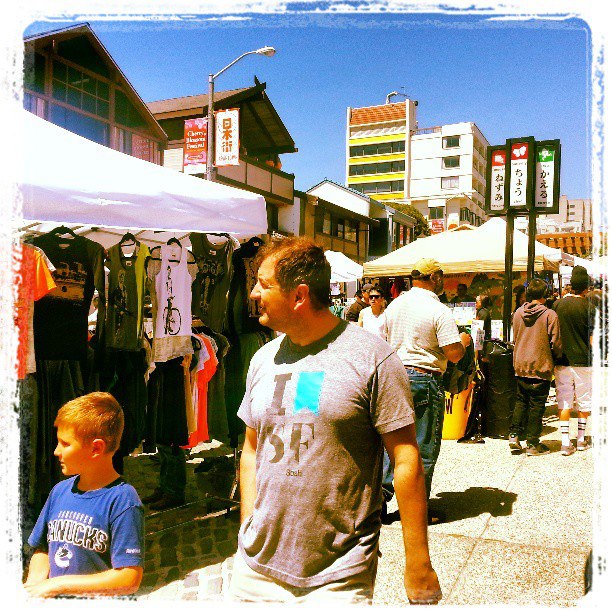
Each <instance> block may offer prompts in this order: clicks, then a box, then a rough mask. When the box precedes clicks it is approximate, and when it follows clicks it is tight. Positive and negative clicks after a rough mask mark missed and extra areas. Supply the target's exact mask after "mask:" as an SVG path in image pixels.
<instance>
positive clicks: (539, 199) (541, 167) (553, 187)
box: [535, 140, 561, 214]
mask: <svg viewBox="0 0 612 612" xmlns="http://www.w3.org/2000/svg"><path fill="white" fill-rule="evenodd" d="M560 164H561V143H560V141H559V140H544V141H541V142H537V143H536V170H535V182H536V185H535V207H536V208H538V209H540V212H542V213H546V214H557V213H558V212H559V180H560V176H559V174H560V173H559V169H560ZM542 209H545V210H542Z"/></svg>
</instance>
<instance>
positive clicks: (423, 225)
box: [391, 202, 431, 238]
mask: <svg viewBox="0 0 612 612" xmlns="http://www.w3.org/2000/svg"><path fill="white" fill-rule="evenodd" d="M391 206H392V207H393V208H395V210H398V211H399V212H401V213H404V214H405V215H410V216H411V217H413V218H414V219H416V225H415V226H414V236H415V238H419V237H421V236H431V230H430V229H429V224H428V223H427V219H425V217H424V216H423V215H422V214H421V213H420V212H419V211H418V210H417V209H416V208H415V207H414V206H412V205H411V204H399V203H397V202H393V204H391Z"/></svg>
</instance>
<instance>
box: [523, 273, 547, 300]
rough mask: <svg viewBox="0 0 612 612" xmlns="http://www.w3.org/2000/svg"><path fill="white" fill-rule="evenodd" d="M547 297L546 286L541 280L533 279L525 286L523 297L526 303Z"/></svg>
mask: <svg viewBox="0 0 612 612" xmlns="http://www.w3.org/2000/svg"><path fill="white" fill-rule="evenodd" d="M547 295H548V285H547V284H546V283H545V282H544V281H543V280H542V279H541V278H534V279H533V280H532V281H530V283H529V285H527V292H526V294H525V297H526V298H527V301H529V302H531V301H532V300H541V299H542V298H545V297H546V296H547Z"/></svg>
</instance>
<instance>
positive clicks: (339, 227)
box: [334, 218, 344, 240]
mask: <svg viewBox="0 0 612 612" xmlns="http://www.w3.org/2000/svg"><path fill="white" fill-rule="evenodd" d="M334 237H335V238H342V240H344V219H335V218H334Z"/></svg>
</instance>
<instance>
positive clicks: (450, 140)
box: [442, 136, 460, 149]
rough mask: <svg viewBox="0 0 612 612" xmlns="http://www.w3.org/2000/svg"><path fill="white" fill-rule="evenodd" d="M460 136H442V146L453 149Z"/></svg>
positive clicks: (457, 143) (456, 145)
mask: <svg viewBox="0 0 612 612" xmlns="http://www.w3.org/2000/svg"><path fill="white" fill-rule="evenodd" d="M459 140H460V136H444V137H443V138H442V148H444V149H454V148H456V147H458V146H459Z"/></svg>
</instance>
